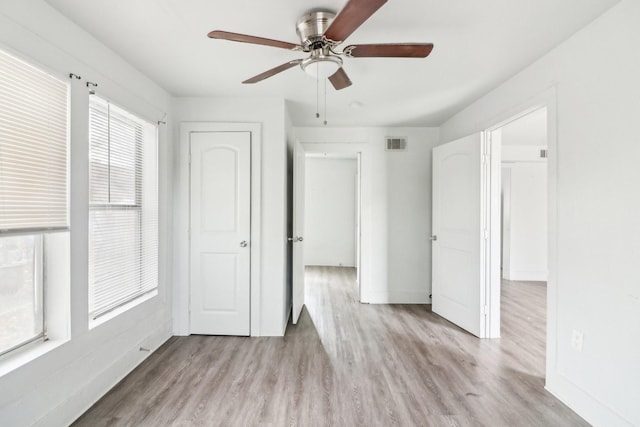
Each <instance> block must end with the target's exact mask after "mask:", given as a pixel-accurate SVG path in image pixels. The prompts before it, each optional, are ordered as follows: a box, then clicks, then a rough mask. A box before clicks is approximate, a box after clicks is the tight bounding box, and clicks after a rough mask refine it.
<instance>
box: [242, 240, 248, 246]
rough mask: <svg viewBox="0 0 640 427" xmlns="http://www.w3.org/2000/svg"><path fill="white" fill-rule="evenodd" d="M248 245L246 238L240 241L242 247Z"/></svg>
mask: <svg viewBox="0 0 640 427" xmlns="http://www.w3.org/2000/svg"><path fill="white" fill-rule="evenodd" d="M247 245H248V243H247V241H246V240H243V241H242V242H240V247H241V248H246V247H247Z"/></svg>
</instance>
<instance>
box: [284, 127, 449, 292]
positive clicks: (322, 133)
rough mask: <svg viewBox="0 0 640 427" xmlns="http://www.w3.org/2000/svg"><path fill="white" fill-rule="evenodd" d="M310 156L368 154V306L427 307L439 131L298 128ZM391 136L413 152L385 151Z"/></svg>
mask: <svg viewBox="0 0 640 427" xmlns="http://www.w3.org/2000/svg"><path fill="white" fill-rule="evenodd" d="M294 134H295V138H296V140H298V141H300V142H302V143H303V144H304V146H305V150H306V151H307V152H320V153H321V152H343V153H357V152H360V153H362V157H361V188H362V195H361V197H362V201H361V203H362V213H361V226H362V239H361V241H362V254H361V271H360V274H361V276H360V278H361V291H362V295H361V298H362V301H363V302H370V303H427V302H429V301H430V300H429V294H430V293H431V242H430V241H429V236H430V234H431V148H432V147H433V146H434V145H436V144H437V142H438V130H437V129H435V128H316V127H313V128H304V127H297V128H294ZM385 136H405V137H407V138H408V144H409V145H408V150H407V151H404V152H387V151H385Z"/></svg>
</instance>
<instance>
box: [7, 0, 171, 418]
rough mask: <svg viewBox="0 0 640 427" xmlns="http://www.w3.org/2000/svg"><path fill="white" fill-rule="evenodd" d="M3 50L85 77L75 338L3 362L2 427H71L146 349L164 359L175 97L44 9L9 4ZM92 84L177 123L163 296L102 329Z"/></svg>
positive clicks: (75, 240) (163, 233)
mask: <svg viewBox="0 0 640 427" xmlns="http://www.w3.org/2000/svg"><path fill="white" fill-rule="evenodd" d="M0 45H1V46H0V47H1V48H3V49H6V50H9V51H11V52H13V53H14V54H16V55H18V56H19V57H22V58H24V59H26V60H27V61H29V62H32V63H35V64H38V65H40V66H41V67H43V68H45V69H47V70H49V71H50V72H51V73H53V74H55V75H58V76H60V77H61V78H67V76H68V74H69V73H70V72H73V73H75V74H78V75H80V76H82V80H80V81H78V80H74V81H72V82H71V84H72V89H71V104H70V105H71V128H70V133H71V141H70V160H71V162H70V164H71V173H70V177H71V182H70V187H71V188H70V204H71V206H70V221H71V230H72V231H71V235H70V241H71V249H70V251H71V256H70V274H71V276H70V288H69V293H68V298H69V300H68V301H61V304H62V305H67V306H68V311H67V313H66V314H67V316H64V314H62V316H61V317H66V319H65V321H66V322H67V323H68V333H67V334H62V335H56V336H54V337H52V339H51V340H50V341H48V342H46V343H44V344H38V345H36V346H35V347H34V348H32V349H30V350H28V351H25V352H22V353H20V354H18V355H15V356H10V357H3V358H2V360H0V424H2V425H6V426H21V425H32V424H36V425H43V426H44V425H46V426H49V425H68V424H69V423H71V422H72V421H73V420H74V419H75V418H76V417H78V416H79V415H81V414H82V413H83V412H84V411H85V410H86V409H87V408H88V407H89V406H90V405H92V404H93V403H94V402H95V401H96V400H97V399H98V398H100V397H101V396H102V395H103V394H104V393H105V392H107V391H108V390H109V389H110V388H111V387H112V386H113V385H115V384H116V383H117V382H118V381H119V380H120V379H121V378H123V377H124V376H125V375H126V374H127V373H128V372H129V371H131V370H132V369H133V368H134V367H135V366H137V365H138V364H139V363H140V362H142V360H144V359H145V358H146V357H147V356H148V355H149V354H150V353H149V352H142V351H140V347H146V348H149V349H151V350H155V349H156V348H157V347H158V346H159V345H160V344H162V343H163V342H164V341H165V340H166V339H167V338H169V337H170V335H171V312H170V306H171V292H170V289H171V283H170V281H169V280H168V278H169V277H170V275H171V263H170V262H168V260H169V258H168V256H167V248H168V247H170V245H171V233H170V228H169V226H168V224H170V222H171V209H170V208H169V207H170V206H171V204H172V200H171V193H170V192H169V191H167V187H168V185H169V183H170V182H171V180H172V175H171V168H170V167H168V165H169V163H170V161H169V155H170V152H169V150H168V147H169V146H170V143H169V140H168V136H169V135H170V132H171V119H170V117H171V111H170V97H169V95H168V94H167V93H166V92H165V91H164V90H162V89H161V88H159V87H158V86H157V85H156V84H154V83H153V82H152V81H150V80H149V79H148V78H146V77H145V76H143V75H142V74H140V73H139V72H138V71H136V70H135V69H134V68H133V67H131V66H130V65H129V64H127V63H126V62H125V61H124V60H123V59H121V58H120V57H118V56H117V55H116V54H114V53H113V52H112V51H110V50H108V49H107V48H105V47H104V46H103V45H101V44H100V43H99V42H97V41H96V40H95V39H93V38H92V37H91V36H90V35H89V34H87V33H86V32H85V31H83V30H81V29H80V28H79V27H77V26H76V25H75V24H73V23H72V22H71V21H69V20H67V19H66V18H65V17H63V16H62V15H60V14H59V13H57V12H56V11H55V10H53V9H52V8H51V7H50V6H49V5H48V4H46V3H45V2H44V1H42V0H6V1H3V2H1V3H0ZM87 81H92V82H96V83H98V85H99V86H98V88H97V91H98V93H99V94H100V95H101V96H104V97H106V98H108V99H110V100H112V101H113V102H114V103H116V104H118V105H120V106H122V107H124V108H126V109H127V110H129V111H132V112H134V113H136V114H138V115H140V116H142V117H144V118H146V119H148V120H150V121H152V122H155V121H156V120H161V119H163V117H164V116H165V113H167V114H168V117H169V118H168V119H167V120H168V123H167V125H166V126H164V125H163V126H161V127H160V135H159V149H160V150H159V156H160V159H159V167H160V191H159V194H160V218H159V219H160V275H159V277H160V288H159V295H158V296H156V297H153V298H152V299H150V300H147V301H146V302H144V303H142V304H140V305H138V306H136V307H134V308H132V309H131V310H129V311H127V312H125V313H123V314H120V315H118V316H117V317H115V318H113V319H111V320H109V321H107V322H105V323H103V324H101V325H99V326H96V327H94V328H92V329H89V318H88V294H87V292H88V290H87V288H88V285H87V278H88V271H87V263H88V259H87V253H88V251H87V245H88V235H87V233H88V191H87V190H88V188H87V179H88V155H87V144H86V141H87V138H88V101H89V96H88V91H87V87H86V86H85V83H86V82H87ZM55 255H56V256H58V255H60V254H55ZM51 297H54V296H51ZM55 297H56V298H60V295H55ZM58 315H60V313H58ZM37 353H40V356H39V357H35V355H36V354H37Z"/></svg>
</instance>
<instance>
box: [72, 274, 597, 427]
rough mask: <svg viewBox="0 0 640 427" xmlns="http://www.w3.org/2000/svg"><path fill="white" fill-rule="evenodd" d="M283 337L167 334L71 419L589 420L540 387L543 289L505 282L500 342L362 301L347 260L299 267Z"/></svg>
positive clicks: (223, 422) (226, 422) (426, 315)
mask: <svg viewBox="0 0 640 427" xmlns="http://www.w3.org/2000/svg"><path fill="white" fill-rule="evenodd" d="M306 277H307V281H306V288H307V292H306V296H305V298H306V303H307V309H306V310H305V311H303V314H302V317H301V320H300V322H299V323H298V325H289V327H288V329H287V334H286V336H285V337H284V338H235V337H208V336H190V337H174V338H172V339H170V340H169V341H168V342H167V343H166V344H164V345H163V346H162V347H161V348H160V349H159V350H158V351H157V352H155V353H154V354H153V355H151V356H150V357H149V359H147V360H146V361H145V362H144V363H143V364H142V365H140V366H139V367H138V368H137V369H136V370H135V371H134V372H133V373H131V374H130V375H129V376H128V377H127V378H125V379H124V380H123V381H122V382H120V383H119V384H118V385H117V386H116V387H115V388H114V389H113V390H111V391H110V392H109V393H108V394H107V395H106V396H105V397H104V398H102V399H101V400H100V401H99V402H98V403H97V404H96V405H94V406H93V407H92V408H91V409H90V410H89V411H88V412H87V413H85V414H84V415H83V416H82V417H81V418H80V419H79V420H78V421H77V422H76V425H78V426H91V427H96V426H107V425H108V426H165V425H179V426H196V425H197V426H349V427H351V426H393V425H397V426H584V425H588V424H587V423H586V422H584V421H583V420H582V419H581V418H580V417H578V416H577V415H576V414H575V413H573V412H572V411H571V410H570V409H568V408H567V407H566V406H565V405H563V404H562V403H561V402H560V401H558V400H557V399H556V398H554V397H553V396H552V395H551V394H549V393H547V392H546V391H545V390H544V378H543V376H544V337H545V325H544V323H545V299H546V298H545V293H546V289H545V286H544V284H543V283H535V282H528V283H527V282H505V283H504V284H503V292H502V304H503V313H502V336H503V338H501V339H500V340H479V339H477V338H475V337H473V336H471V335H469V334H468V333H466V332H464V331H462V330H461V329H459V328H457V327H456V326H454V325H452V324H450V323H449V322H447V321H446V320H444V319H442V318H440V317H439V316H437V315H435V314H433V313H431V311H430V308H429V307H430V306H424V305H367V304H359V303H358V302H357V289H356V285H355V272H354V270H353V269H349V268H331V267H311V268H308V269H307V276H306Z"/></svg>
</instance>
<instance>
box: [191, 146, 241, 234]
mask: <svg viewBox="0 0 640 427" xmlns="http://www.w3.org/2000/svg"><path fill="white" fill-rule="evenodd" d="M239 160H240V159H239V158H238V153H237V151H236V150H234V149H231V148H227V147H212V148H209V149H207V150H205V151H204V152H203V153H202V157H201V159H200V161H201V162H202V167H201V170H202V178H201V181H200V182H201V195H200V197H201V199H202V220H203V227H202V228H203V231H213V232H215V231H226V232H233V231H236V230H237V227H238V224H237V221H238V214H239V212H238V209H239V208H240V203H241V200H239V197H240V196H241V194H239V191H238V176H237V174H238V167H239V164H238V161H239Z"/></svg>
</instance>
